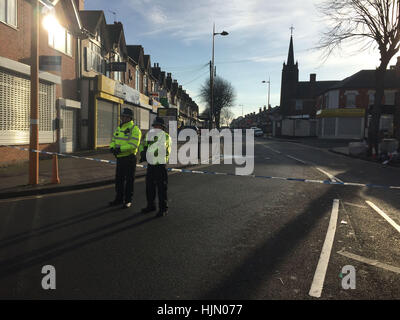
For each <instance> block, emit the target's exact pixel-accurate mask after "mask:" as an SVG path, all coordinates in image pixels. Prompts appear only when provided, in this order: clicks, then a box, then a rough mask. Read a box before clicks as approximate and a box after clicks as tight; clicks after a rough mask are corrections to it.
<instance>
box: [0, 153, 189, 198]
mask: <svg viewBox="0 0 400 320" xmlns="http://www.w3.org/2000/svg"><path fill="white" fill-rule="evenodd" d="M178 148H179V147H178ZM73 155H76V156H78V157H82V159H75V158H64V157H61V156H59V157H58V170H59V178H60V184H52V182H51V181H52V172H53V160H52V159H51V158H49V157H48V156H45V157H44V159H41V160H40V161H39V184H38V185H37V186H32V185H29V184H28V182H29V163H28V162H24V163H19V164H16V165H10V166H7V167H2V168H0V199H6V198H12V197H20V196H29V195H40V194H46V193H55V192H65V191H70V190H78V189H85V188H93V187H99V186H104V185H108V184H113V183H114V181H115V165H114V164H108V163H102V162H97V161H90V160H86V159H83V158H84V157H88V158H95V159H102V160H113V161H115V157H114V156H113V155H112V154H110V152H109V151H108V150H97V151H82V152H77V153H74V154H73ZM41 158H42V157H41ZM46 158H47V159H46ZM141 164H142V165H143V164H145V163H141ZM168 167H171V168H172V167H173V168H183V167H186V166H185V165H181V164H178V165H169V166H168ZM145 175H146V169H144V168H140V167H137V168H136V177H137V178H139V177H143V176H145Z"/></svg>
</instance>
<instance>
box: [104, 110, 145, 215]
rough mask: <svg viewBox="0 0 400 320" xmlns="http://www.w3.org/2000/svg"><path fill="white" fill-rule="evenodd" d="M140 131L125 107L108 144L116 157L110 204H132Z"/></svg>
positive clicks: (130, 112) (126, 206) (124, 206)
mask: <svg viewBox="0 0 400 320" xmlns="http://www.w3.org/2000/svg"><path fill="white" fill-rule="evenodd" d="M141 136H142V132H141V131H140V129H139V127H138V126H136V125H135V124H134V122H133V112H132V110H130V109H128V108H125V109H124V110H123V112H122V113H121V125H120V126H118V128H117V130H116V131H115V133H114V136H113V138H112V141H111V144H110V151H111V152H112V153H113V154H114V156H115V157H116V158H117V168H116V174H115V191H116V197H115V199H114V201H111V202H110V206H116V205H120V204H122V205H123V208H130V207H131V206H132V197H133V187H134V181H135V173H136V162H137V161H136V154H137V152H138V150H139V145H140V139H141Z"/></svg>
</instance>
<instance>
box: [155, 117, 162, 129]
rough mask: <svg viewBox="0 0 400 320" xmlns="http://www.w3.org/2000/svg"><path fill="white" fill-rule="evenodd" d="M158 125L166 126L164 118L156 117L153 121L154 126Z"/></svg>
mask: <svg viewBox="0 0 400 320" xmlns="http://www.w3.org/2000/svg"><path fill="white" fill-rule="evenodd" d="M156 125H159V126H161V127H163V128H165V122H164V119H163V118H160V117H156V118H155V120H154V121H153V127H154V126H156Z"/></svg>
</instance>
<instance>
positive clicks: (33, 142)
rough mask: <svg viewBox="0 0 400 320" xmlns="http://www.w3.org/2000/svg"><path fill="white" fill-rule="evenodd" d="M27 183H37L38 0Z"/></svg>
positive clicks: (34, 22)
mask: <svg viewBox="0 0 400 320" xmlns="http://www.w3.org/2000/svg"><path fill="white" fill-rule="evenodd" d="M31 4H32V34H31V110H30V135H29V149H30V152H29V184H30V185H37V184H39V153H37V152H34V151H33V150H39V13H40V12H39V10H40V7H39V1H38V0H32V1H31Z"/></svg>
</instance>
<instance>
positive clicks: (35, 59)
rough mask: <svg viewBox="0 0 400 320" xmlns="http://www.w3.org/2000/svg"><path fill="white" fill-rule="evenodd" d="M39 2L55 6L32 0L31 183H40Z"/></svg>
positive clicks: (44, 0) (48, 4)
mask: <svg viewBox="0 0 400 320" xmlns="http://www.w3.org/2000/svg"><path fill="white" fill-rule="evenodd" d="M39 2H40V3H41V4H42V5H44V6H46V7H47V8H50V9H51V8H53V6H52V3H51V2H50V1H48V0H32V1H31V3H32V35H31V79H30V80H31V110H30V133H29V149H30V152H29V184H31V185H37V184H39V153H37V152H34V151H33V150H39V16H40V5H39ZM54 21H56V20H55V18H54V19H51V18H48V19H47V28H51V27H52V26H53V25H54V24H53V23H54Z"/></svg>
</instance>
